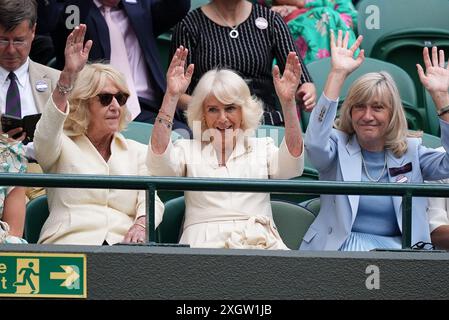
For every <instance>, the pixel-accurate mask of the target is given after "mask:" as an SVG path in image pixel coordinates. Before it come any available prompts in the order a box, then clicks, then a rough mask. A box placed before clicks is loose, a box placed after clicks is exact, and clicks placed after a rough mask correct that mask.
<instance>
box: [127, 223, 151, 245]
mask: <svg viewBox="0 0 449 320" xmlns="http://www.w3.org/2000/svg"><path fill="white" fill-rule="evenodd" d="M144 226H145V217H142V218H139V219H137V220H136V222H135V223H134V224H133V225H132V226H131V228H129V230H128V232H127V233H126V235H125V238H124V239H123V242H125V243H143V242H145V237H146V229H145V227H144Z"/></svg>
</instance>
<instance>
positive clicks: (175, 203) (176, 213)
mask: <svg viewBox="0 0 449 320" xmlns="http://www.w3.org/2000/svg"><path fill="white" fill-rule="evenodd" d="M271 207H272V211H273V219H274V221H275V224H276V227H277V229H278V231H279V234H280V235H281V238H282V240H283V241H284V243H285V244H286V245H287V246H288V247H289V248H290V249H294V250H296V249H298V248H299V245H300V243H301V241H302V237H303V236H304V234H305V233H306V231H307V229H308V228H309V226H310V224H311V223H312V222H313V220H314V219H315V216H314V215H313V214H312V212H310V211H309V210H308V209H306V208H304V207H301V206H299V205H297V204H294V203H289V202H283V201H271ZM184 211H185V203H184V197H179V198H176V199H171V200H170V201H168V202H166V203H165V212H164V219H163V220H162V222H161V224H160V225H159V227H158V228H157V229H156V239H157V242H159V243H178V241H179V238H180V234H181V230H182V224H183V221H184Z"/></svg>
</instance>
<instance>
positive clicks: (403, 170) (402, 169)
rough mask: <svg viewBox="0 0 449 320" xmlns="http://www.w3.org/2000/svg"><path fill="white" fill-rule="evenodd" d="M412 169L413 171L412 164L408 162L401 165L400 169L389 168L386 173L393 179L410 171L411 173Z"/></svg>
mask: <svg viewBox="0 0 449 320" xmlns="http://www.w3.org/2000/svg"><path fill="white" fill-rule="evenodd" d="M412 169H413V168H412V163H411V162H409V163H407V164H405V165H403V166H402V167H396V168H390V169H388V171H389V172H390V176H392V177H395V176H397V175H399V174H404V173H407V172H410V171H412Z"/></svg>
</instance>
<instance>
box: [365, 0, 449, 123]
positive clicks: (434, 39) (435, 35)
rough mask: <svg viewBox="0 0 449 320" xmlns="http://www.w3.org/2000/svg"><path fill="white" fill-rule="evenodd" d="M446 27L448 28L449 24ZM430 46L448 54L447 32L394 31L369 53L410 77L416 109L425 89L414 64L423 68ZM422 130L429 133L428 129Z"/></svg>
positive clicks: (421, 103) (422, 100)
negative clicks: (426, 52) (416, 103)
mask: <svg viewBox="0 0 449 320" xmlns="http://www.w3.org/2000/svg"><path fill="white" fill-rule="evenodd" d="M448 3H449V2H448ZM447 25H448V27H449V23H448V24H447ZM432 46H437V47H438V49H442V50H444V51H445V52H449V30H446V29H444V30H439V29H433V28H421V29H410V30H399V31H394V32H391V33H388V34H385V35H384V36H382V37H381V38H379V40H378V41H377V42H376V44H375V45H374V47H373V50H372V53H371V56H372V57H373V58H377V59H380V60H383V61H387V62H390V63H393V64H395V65H397V66H399V67H401V68H402V69H404V70H405V71H406V72H407V73H408V74H409V75H410V77H411V78H412V80H413V82H414V85H415V88H416V93H417V95H418V97H417V98H418V107H420V108H423V109H425V103H426V96H425V89H424V87H423V86H422V84H421V81H420V80H419V76H418V72H417V71H416V64H417V63H420V64H421V65H422V66H424V63H423V58H422V51H423V48H424V47H429V48H430V47H432ZM424 129H425V130H426V132H430V131H429V130H430V128H428V127H426V128H424Z"/></svg>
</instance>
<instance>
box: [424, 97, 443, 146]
mask: <svg viewBox="0 0 449 320" xmlns="http://www.w3.org/2000/svg"><path fill="white" fill-rule="evenodd" d="M425 99H426V102H425V107H426V118H427V132H428V133H430V134H431V135H434V136H438V137H439V136H440V135H441V131H440V118H439V117H438V115H437V111H436V110H435V103H434V102H433V100H432V97H431V96H430V93H429V92H427V90H425Z"/></svg>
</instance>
